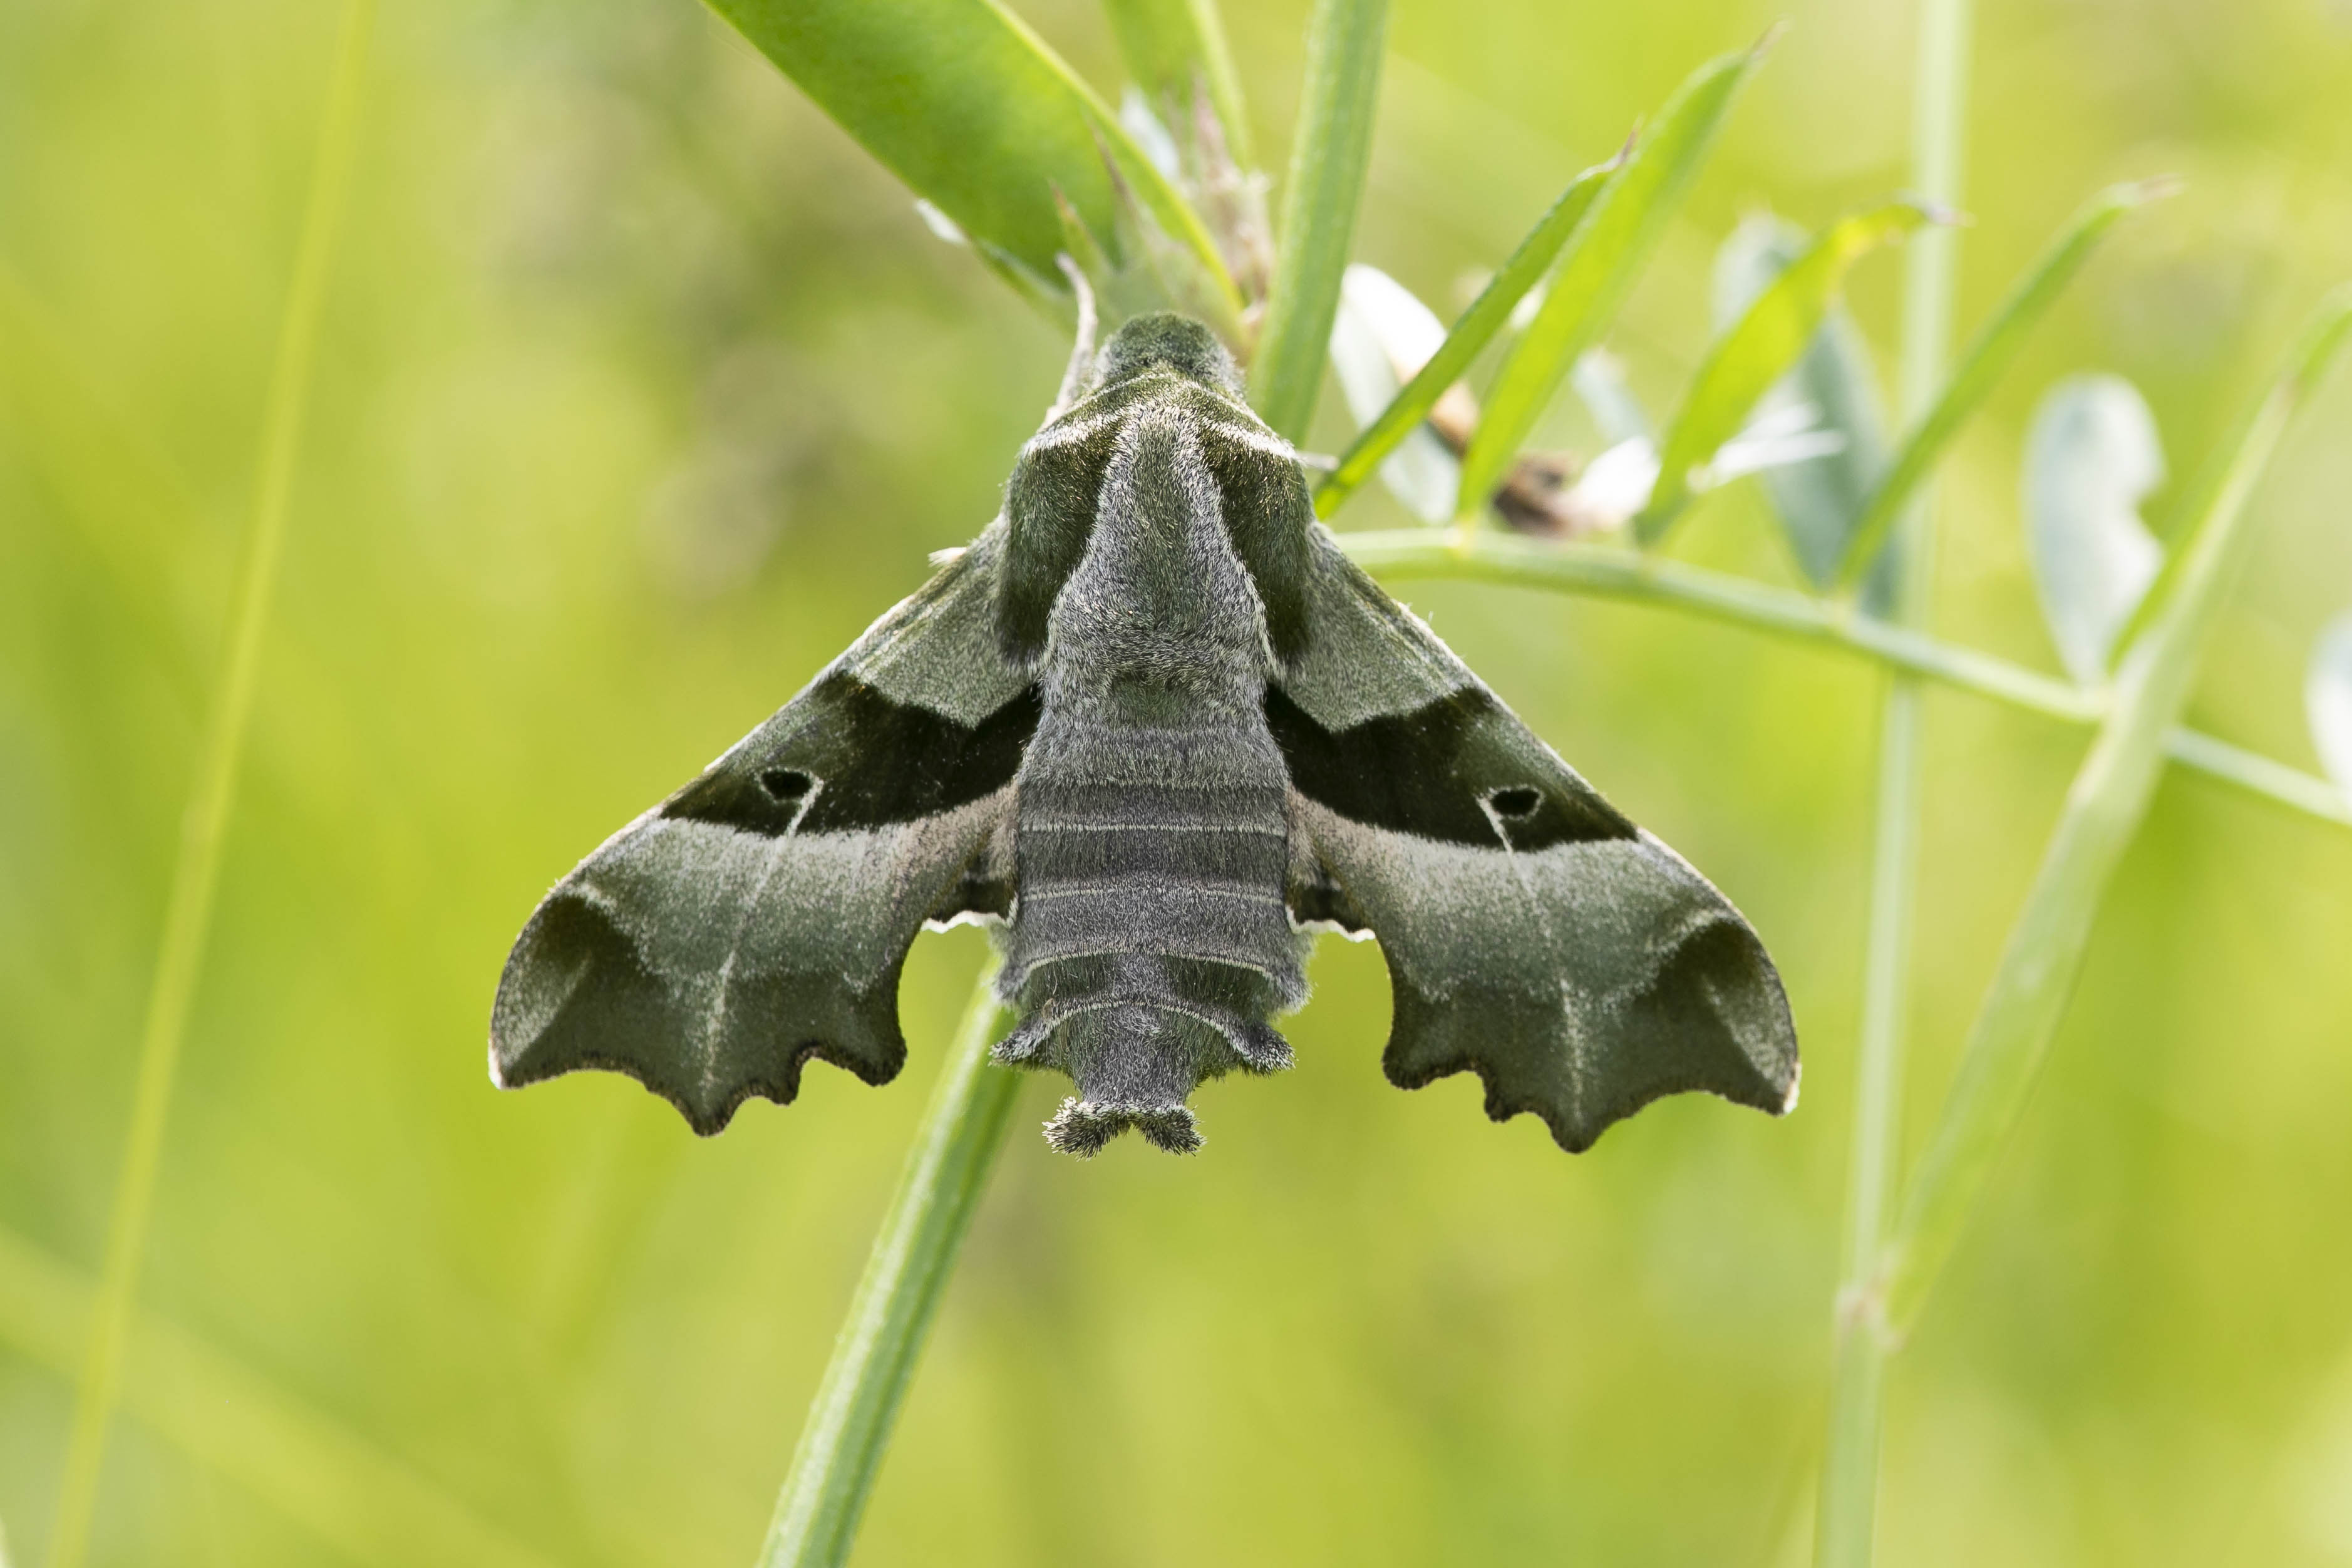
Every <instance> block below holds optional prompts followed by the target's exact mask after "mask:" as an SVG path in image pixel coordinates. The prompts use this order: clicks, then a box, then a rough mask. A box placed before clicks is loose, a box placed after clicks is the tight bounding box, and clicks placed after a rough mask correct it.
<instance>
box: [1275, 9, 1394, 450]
mask: <svg viewBox="0 0 2352 1568" xmlns="http://www.w3.org/2000/svg"><path fill="white" fill-rule="evenodd" d="M1388 21H1389V7H1388V0H1315V12H1314V16H1312V18H1311V19H1310V20H1309V21H1308V22H1307V80H1306V90H1305V94H1304V96H1303V97H1302V98H1301V99H1300V100H1299V106H1298V129H1297V132H1295V133H1294V135H1293V137H1292V140H1291V145H1290V174H1289V178H1288V179H1287V181H1286V184H1285V185H1284V188H1283V193H1282V231H1281V235H1280V239H1281V249H1280V250H1279V251H1278V252H1276V258H1275V264H1274V285H1273V289H1272V291H1271V292H1270V293H1268V295H1267V296H1266V305H1265V332H1264V335H1263V336H1262V337H1260V338H1259V340H1258V345H1257V353H1256V354H1255V357H1254V358H1253V360H1252V363H1251V364H1250V402H1251V404H1252V405H1254V406H1255V408H1256V409H1257V411H1258V414H1259V416H1261V417H1263V418H1264V419H1265V422H1266V423H1267V424H1268V425H1271V426H1274V428H1275V429H1276V431H1278V432H1280V433H1281V434H1282V435H1283V436H1285V437H1287V438H1288V439H1290V440H1292V441H1297V440H1300V439H1302V438H1303V437H1305V435H1306V433H1307V420H1309V419H1310V418H1312V417H1313V416H1314V414H1315V395H1316V393H1317V392H1318V391H1319V390H1320V389H1321V388H1322V385H1323V362H1324V361H1325V360H1326V359H1328V358H1329V357H1330V352H1331V321H1332V319H1333V318H1334V317H1335V316H1337V315H1338V314H1339V275H1340V274H1341V273H1343V272H1345V271H1346V270H1347V268H1348V247H1349V245H1350V244H1351V243H1352V242H1353V241H1354V239H1355V235H1356V210H1357V208H1358V206H1359V205H1360V204H1361V202H1362V199H1363V195H1364V171H1365V170H1366V169H1367V168H1368V167H1369V166H1370V163H1371V160H1372V119H1373V113H1374V110H1376V108H1377V107H1378V105H1379V101H1380V91H1381V55H1382V52H1383V51H1384V49H1385V48H1386V47H1387V40H1388Z"/></svg>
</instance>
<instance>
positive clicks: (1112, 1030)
mask: <svg viewBox="0 0 2352 1568" xmlns="http://www.w3.org/2000/svg"><path fill="white" fill-rule="evenodd" d="M1161 962H1163V963H1164V962H1166V961H1161ZM1055 978H1059V979H1061V980H1063V981H1064V982H1065V983H1066V982H1067V981H1068V980H1069V979H1071V978H1073V977H1072V976H1069V975H1066V974H1065V975H1061V976H1050V975H1044V974H1040V975H1035V976H1032V984H1031V985H1030V986H1028V987H1024V991H1033V992H1034V991H1036V990H1044V989H1045V988H1046V987H1048V986H1051V985H1052V983H1053V981H1054V980H1055ZM1091 978H1096V979H1098V980H1111V979H1112V976H1109V975H1102V976H1095V977H1091ZM1126 978H1129V979H1130V980H1133V979H1136V978H1140V977H1139V976H1128V977H1126ZM1240 978H1241V977H1240V976H1235V977H1234V979H1236V980H1238V979H1240ZM1040 981H1043V982H1044V983H1045V984H1043V985H1041V984H1038V982H1040ZM1191 989H1193V990H1194V991H1195V992H1196V994H1193V995H1189V996H1178V995H1173V994H1170V992H1169V990H1168V989H1166V988H1164V987H1163V986H1160V985H1151V986H1136V985H1132V984H1129V985H1118V984H1107V985H1102V986H1100V987H1099V988H1097V987H1094V986H1088V987H1086V988H1084V989H1082V990H1078V991H1076V992H1075V993H1073V992H1071V991H1064V992H1063V994H1060V995H1058V996H1055V995H1050V994H1048V995H1045V996H1044V997H1042V998H1039V997H1036V996H1034V995H1031V996H1025V997H1024V1002H1026V1003H1027V1008H1026V1010H1027V1012H1028V1017H1027V1019H1026V1020H1025V1021H1024V1023H1023V1024H1022V1026H1020V1027H1019V1028H1018V1029H1015V1030H1014V1031H1013V1033H1012V1034H1011V1035H1009V1036H1007V1037H1005V1039H1004V1041H1003V1043H1002V1044H1001V1045H999V1046H998V1047H996V1058H997V1060H999V1061H1001V1062H1003V1063H1005V1064H1006V1065H1007V1066H1013V1067H1032V1068H1056V1069H1058V1070H1060V1071H1062V1072H1065V1073H1066V1074H1068V1075H1069V1077H1070V1079H1071V1081H1072V1082H1073V1083H1074V1084H1075V1085H1076V1089H1077V1093H1076V1095H1074V1096H1072V1097H1071V1098H1070V1099H1068V1100H1064V1101H1063V1102H1062V1106H1061V1109H1060V1110H1059V1111H1058V1112H1056V1113H1055V1117H1054V1119H1053V1121H1049V1122H1047V1123H1046V1124H1045V1142H1048V1143H1050V1144H1052V1145H1053V1146H1054V1147H1055V1148H1056V1149H1058V1150H1060V1151H1061V1152H1064V1153H1066V1154H1076V1155H1080V1156H1082V1157H1083V1156H1088V1155H1093V1154H1096V1153H1098V1152H1101V1151H1102V1149H1103V1147H1104V1146H1105V1145H1106V1144H1108V1142H1110V1141H1111V1140H1112V1139H1113V1138H1116V1137H1117V1136H1118V1135H1119V1134H1120V1133H1121V1132H1125V1131H1128V1130H1129V1129H1130V1128H1132V1129H1133V1130H1134V1131H1138V1132H1140V1133H1141V1134H1143V1137H1144V1139H1145V1141H1146V1142H1150V1144H1152V1145H1153V1146H1154V1147H1155V1148H1160V1149H1164V1150H1166V1151H1168V1152H1170V1153H1171V1154H1189V1153H1192V1152H1193V1151H1194V1150H1196V1149H1198V1148H1200V1146H1201V1132H1200V1127H1199V1124H1198V1123H1197V1122H1196V1121H1195V1120H1194V1118H1193V1115H1192V1110H1190V1109H1189V1108H1188V1107H1187V1106H1186V1105H1185V1103H1184V1102H1185V1100H1187V1099H1188V1098H1189V1097H1190V1096H1191V1095H1192V1090H1193V1089H1196V1088H1198V1087H1199V1086H1200V1085H1201V1083H1202V1080H1204V1079H1212V1078H1217V1077H1221V1076H1222V1075H1223V1074H1225V1073H1227V1072H1231V1071H1234V1069H1236V1068H1238V1069H1240V1070H1241V1071H1244V1072H1254V1073H1265V1072H1278V1071H1280V1070H1281V1069H1282V1068H1286V1067H1288V1066H1290V1064H1291V1055H1290V1046H1289V1042H1287V1041H1286V1040H1285V1039H1284V1038H1283V1037H1281V1036H1280V1035H1279V1034H1277V1033H1276V1032H1275V1030H1274V1028H1273V1027H1272V1026H1270V1025H1267V1024H1265V1023H1263V1022H1260V1021H1258V1020H1257V1019H1254V1018H1251V1017H1250V1016H1247V1015H1246V1014H1245V1013H1244V1012H1243V1011H1241V1010H1239V1009H1236V1008H1233V1007H1230V1006H1221V1005H1217V1003H1216V1002H1213V1001H1209V1000H1205V999H1203V998H1202V997H1201V996H1199V995H1198V994H1197V991H1198V990H1200V989H1205V988H1203V987H1193V988H1191Z"/></svg>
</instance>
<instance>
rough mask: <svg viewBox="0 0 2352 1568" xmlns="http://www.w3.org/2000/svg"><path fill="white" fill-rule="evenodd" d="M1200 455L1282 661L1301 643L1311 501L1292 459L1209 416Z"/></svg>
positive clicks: (1305, 628)
mask: <svg viewBox="0 0 2352 1568" xmlns="http://www.w3.org/2000/svg"><path fill="white" fill-rule="evenodd" d="M1201 457H1202V461H1204V462H1206V463H1207V464H1208V467H1209V472H1210V474H1211V476H1212V477H1213V478H1214V479H1215V480H1216V484H1217V500H1218V504H1219V509H1220V510H1221V511H1222V513H1223V521H1224V525H1225V537H1226V538H1228V539H1230V540H1232V541H1233V545H1234V553H1235V554H1236V555H1239V556H1240V557H1241V558H1242V564H1243V565H1244V566H1245V567H1247V568H1248V569H1249V574H1250V580H1251V582H1253V583H1254V584H1256V586H1257V598H1258V603H1259V604H1260V605H1263V606H1265V635H1266V640H1267V642H1269V643H1271V644H1272V645H1273V647H1274V657H1275V658H1277V659H1279V660H1281V661H1282V662H1283V663H1284V664H1286V665H1288V664H1290V663H1292V662H1293V661H1294V660H1296V659H1297V658H1298V657H1299V656H1300V655H1301V654H1303V653H1305V652H1306V651H1307V640H1308V638H1309V637H1311V636H1312V628H1311V627H1310V626H1309V625H1308V623H1307V548H1308V539H1309V533H1308V530H1309V527H1310V525H1311V524H1312V523H1313V522H1314V521H1315V502H1314V500H1312V499H1311V498H1310V497H1309V496H1308V495H1307V476H1306V474H1305V473H1304V472H1303V471H1302V470H1301V469H1300V468H1299V467H1298V465H1297V462H1295V461H1294V460H1292V459H1291V458H1285V457H1282V456H1280V455H1278V454H1277V453H1275V452H1270V451H1267V450H1266V449H1265V447H1259V446H1255V445H1251V444H1249V443H1247V442H1244V441H1241V440H1236V439H1234V438H1233V437H1229V436H1227V435H1226V434H1225V433H1224V432H1223V429H1221V428H1220V426H1219V423H1218V422H1216V421H1213V420H1211V421H1204V422H1203V423H1202V427H1201Z"/></svg>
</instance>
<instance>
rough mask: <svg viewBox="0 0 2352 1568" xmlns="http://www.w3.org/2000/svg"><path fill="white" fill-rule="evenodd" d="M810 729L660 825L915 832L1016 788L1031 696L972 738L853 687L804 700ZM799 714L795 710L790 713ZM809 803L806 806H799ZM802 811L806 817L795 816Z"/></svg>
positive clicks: (679, 807) (852, 683)
mask: <svg viewBox="0 0 2352 1568" xmlns="http://www.w3.org/2000/svg"><path fill="white" fill-rule="evenodd" d="M801 701H802V702H803V703H805V704H807V705H808V707H809V709H810V712H809V718H808V721H807V722H806V723H805V724H803V725H802V726H801V727H799V728H798V729H796V730H795V731H793V735H792V737H791V739H789V740H787V741H786V742H783V743H782V744H781V745H779V746H777V747H776V748H775V749H774V750H773V751H772V752H768V753H766V754H761V753H759V752H745V753H743V754H741V755H740V756H737V757H733V758H730V759H729V760H728V761H727V762H726V763H722V764H721V765H720V766H719V767H716V768H713V769H712V770H711V771H710V772H709V773H705V774H704V775H703V776H702V777H700V778H698V779H697V780H695V781H694V783H692V784H688V785H687V786H686V788H684V789H683V790H680V791H679V792H678V793H677V795H675V796H674V797H673V798H672V799H671V800H670V802H669V804H668V805H665V806H664V807H662V815H663V816H672V817H684V818H687V819H689V820H691V821H696V822H715V823H719V824H722V825H724V826H729V827H735V828H740V829H741V830H743V831H744V832H746V833H758V834H762V835H765V836H767V837H780V836H782V835H783V834H785V833H789V832H791V831H793V824H794V822H795V819H798V820H799V830H800V831H801V832H803V833H829V832H830V833H840V832H857V831H861V830H865V829H870V828H876V827H884V826H889V825H891V824H893V823H900V822H915V821H919V820H920V819H922V818H924V817H927V816H933V815H934V814H936V813H939V812H942V811H951V810H953V809H954V808H955V807H957V806H960V805H969V804H970V803H971V802H972V801H975V800H979V799H981V798H982V796H985V795H993V794H995V793H996V792H997V791H998V790H1000V789H1003V787H1004V786H1005V785H1006V784H1010V783H1012V782H1013V773H1016V772H1018V771H1019V769H1020V766H1021V758H1022V755H1023V753H1024V752H1026V751H1027V750H1028V748H1029V738H1030V737H1031V736H1032V735H1034V734H1035V733H1036V731H1037V717H1038V713H1039V711H1040V700H1039V697H1038V692H1037V688H1035V687H1034V686H1031V687H1028V688H1026V689H1024V690H1023V691H1022V693H1021V695H1020V696H1018V697H1016V698H1014V699H1013V700H1012V701H1010V702H1008V703H1006V704H1005V705H1004V706H1003V707H1002V708H999V709H998V710H996V711H995V712H993V713H992V714H990V715H989V716H988V717H987V718H986V719H984V720H982V721H981V722H980V723H979V724H978V725H977V726H966V725H963V724H959V723H957V722H956V721H954V720H952V719H950V718H948V717H946V716H945V715H943V714H940V713H935V712H933V711H931V710H929V709H928V708H921V707H917V706H915V705H914V704H912V703H906V702H896V701H893V700H890V699H889V698H887V697H885V696H883V695H882V693H880V692H879V691H877V690H876V689H874V688H872V687H870V686H868V685H866V683H865V682H864V681H862V680H859V679H857V678H856V677H855V676H851V675H829V676H827V677H825V679H823V680H821V681H819V682H818V683H817V684H816V685H815V686H814V688H812V689H810V691H809V693H808V695H807V696H806V697H804V698H803V699H802V700H801ZM798 705H799V704H795V706H798ZM812 793H814V797H815V798H814V800H807V797H808V796H809V795H811V794H812ZM804 800H807V805H806V816H805V817H803V816H801V814H802V811H803V801H804Z"/></svg>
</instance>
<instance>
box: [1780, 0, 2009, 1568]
mask: <svg viewBox="0 0 2352 1568" xmlns="http://www.w3.org/2000/svg"><path fill="white" fill-rule="evenodd" d="M1970 4H1971V0H1922V4H1921V5H1920V7H1919V13H1918V16H1919V41H1918V53H1917V56H1916V60H1915V62H1914V68H1913V78H1912V79H1913V83H1914V86H1913V93H1914V101H1913V109H1912V151H1911V159H1912V184H1914V186H1915V187H1916V189H1917V190H1918V192H1919V194H1920V195H1922V196H1924V197H1926V198H1927V200H1929V201H1931V202H1935V203H1937V204H1938V205H1943V206H1946V207H1957V206H1958V205H1959V200H1960V178H1961V153H1962V149H1963V147H1964V145H1965V142H1966V140H1967V136H1966V126H1967V119H1968V69H1969V43H1970V37H1969V35H1970V31H1971V16H1970V14H1969V13H1970ZM1958 248H1959V236H1958V234H1957V233H1956V232H1955V231H1954V230H1952V229H1950V228H1937V229H1930V230H1929V231H1927V233H1925V234H1922V235H1920V236H1919V237H1916V239H1915V240H1914V241H1913V242H1912V246H1911V248H1910V251H1909V253H1908V255H1907V256H1906V265H1905V268H1904V290H1903V351H1902V352H1903V358H1902V385H1901V388H1900V395H1901V398H1902V402H1903V408H1904V416H1905V418H1906V420H1908V421H1910V422H1911V423H1912V425H1913V426H1914V427H1915V428H1916V427H1917V426H1918V424H1919V423H1920V422H1921V421H1922V420H1924V419H1925V418H1926V417H1927V416H1928V413H1929V411H1930V410H1932V409H1933V408H1935V407H1936V405H1937V387H1938V384H1940V383H1941V382H1942V380H1943V378H1944V362H1945V358H1946V355H1947V353H1948V346H1949V342H1950V338H1951V327H1952V295H1953V263H1954V261H1955V259H1956V257H1957V253H1958ZM1917 494H1918V499H1917V500H1916V502H1915V503H1914V504H1913V505H1912V506H1911V507H1910V508H1909V510H1908V515H1907V516H1906V518H1905V519H1904V520H1903V521H1902V522H1900V523H1899V524H1897V525H1896V527H1895V550H1896V552H1897V564H1896V574H1897V586H1896V590H1895V620H1896V621H1897V622H1899V623H1900V624H1902V625H1903V626H1906V627H1908V628H1910V629H1911V630H1913V631H1915V632H1920V633H1921V635H1925V633H1924V628H1925V626H1927V621H1928V618H1929V614H1930V609H1931V603H1932V597H1933V588H1934V568H1935V528H1934V489H1933V485H1932V481H1929V480H1926V479H1922V480H1921V481H1920V482H1919V488H1918V492H1917ZM1872 553H1873V554H1875V551H1873V552H1872ZM1922 697H1923V693H1922V692H1921V690H1920V687H1919V682H1918V680H1917V679H1915V678H1913V677H1911V676H1908V675H1906V674H1903V673H1900V672H1897V673H1896V674H1895V675H1894V677H1893V678H1892V679H1889V681H1888V682H1887V687H1886V695H1885V700H1884V704H1883V706H1882V710H1881V719H1880V730H1879V751H1878V789H1877V795H1878V801H1877V812H1876V823H1875V827H1874V833H1875V844H1874V848H1873V851H1872V867H1871V878H1870V913H1869V922H1870V923H1869V935H1868V938H1867V940H1866V943H1865V946H1864V952H1863V1002H1862V1031H1861V1040H1860V1050H1859V1053H1858V1059H1857V1064H1856V1069H1855V1075H1854V1110H1853V1143H1852V1152H1851V1153H1850V1154H1849V1155H1848V1157H1847V1171H1846V1202H1845V1234H1844V1237H1843V1258H1844V1261H1843V1268H1842V1275H1843V1278H1842V1279H1841V1281H1840V1284H1839V1288H1838V1297H1837V1303H1836V1309H1835V1311H1834V1314H1833V1318H1832V1335H1833V1336H1834V1349H1833V1351H1832V1357H1831V1366H1830V1425H1829V1432H1828V1436H1827V1438H1826V1441H1825V1443H1824V1445H1823V1448H1822V1485H1821V1496H1820V1501H1819V1503H1818V1504H1817V1507H1818V1509H1819V1513H1818V1515H1817V1517H1816V1519H1815V1521H1814V1531H1813V1561H1814V1563H1816V1565H1817V1568H1868V1564H1869V1563H1870V1561H1871V1557H1872V1554H1873V1552H1874V1545H1875V1539H1876V1533H1877V1522H1878V1454H1879V1439H1880V1432H1881V1427H1882V1426H1883V1424H1884V1413H1885V1384H1886V1346H1885V1342H1883V1341H1882V1340H1881V1339H1880V1338H1879V1337H1878V1336H1877V1335H1876V1334H1875V1333H1874V1332H1873V1331H1872V1330H1873V1324H1872V1322H1871V1321H1870V1318H1869V1316H1868V1315H1867V1314H1866V1313H1864V1311H1863V1310H1861V1300H1860V1287H1861V1285H1862V1282H1863V1281H1864V1279H1866V1277H1867V1276H1868V1273H1869V1271H1870V1269H1871V1268H1872V1265H1873V1264H1874V1261H1875V1260H1876V1258H1877V1256H1878V1251H1879V1246H1880V1243H1881V1240H1882V1239H1883V1238H1884V1237H1885V1226H1886V1211H1887V1208H1888V1206H1889V1202H1890V1199H1891V1196H1892V1194H1893V1193H1894V1190H1895V1173H1896V1169H1897V1166H1898V1164H1899V1163H1900V1155H1901V1142H1902V1138H1901V1134H1902V1119H1903V1072H1904V1065H1905V1064H1904V1056H1905V1046H1906V1024H1907V1021H1908V1020H1907V1016H1906V1015H1907V1011H1908V1002H1909V993H1910V967H1911V924H1912V916H1913V913H1914V910H1915V909H1916V904H1917V894H1916V884H1917V881H1918V868H1919V796H1920V784H1921V778H1920V773H1921V769H1920V749H1921V746H1920V742H1921V734H1920V731H1921V729H1922V721H1923V714H1922V713H1921V705H1922Z"/></svg>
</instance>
